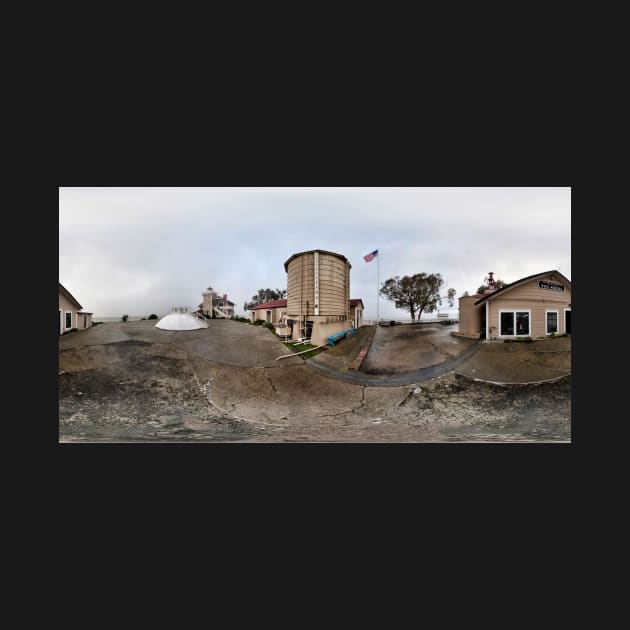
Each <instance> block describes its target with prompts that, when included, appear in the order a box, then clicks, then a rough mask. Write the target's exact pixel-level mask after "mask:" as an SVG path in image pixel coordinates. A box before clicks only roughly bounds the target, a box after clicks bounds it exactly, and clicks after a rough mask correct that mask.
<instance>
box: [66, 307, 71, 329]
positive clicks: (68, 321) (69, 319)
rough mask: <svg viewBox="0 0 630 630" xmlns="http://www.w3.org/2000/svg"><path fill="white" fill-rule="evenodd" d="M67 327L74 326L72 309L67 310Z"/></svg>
mask: <svg viewBox="0 0 630 630" xmlns="http://www.w3.org/2000/svg"><path fill="white" fill-rule="evenodd" d="M66 328H72V311H66Z"/></svg>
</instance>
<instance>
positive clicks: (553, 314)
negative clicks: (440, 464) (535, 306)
mask: <svg viewBox="0 0 630 630" xmlns="http://www.w3.org/2000/svg"><path fill="white" fill-rule="evenodd" d="M545 319H546V326H547V328H546V331H545V332H546V333H547V334H548V335H551V333H556V334H557V333H558V311H545Z"/></svg>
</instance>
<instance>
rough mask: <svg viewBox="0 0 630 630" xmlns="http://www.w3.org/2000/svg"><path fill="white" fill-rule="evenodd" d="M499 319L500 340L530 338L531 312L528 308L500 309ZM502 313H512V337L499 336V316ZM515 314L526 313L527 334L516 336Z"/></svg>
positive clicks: (499, 322)
mask: <svg viewBox="0 0 630 630" xmlns="http://www.w3.org/2000/svg"><path fill="white" fill-rule="evenodd" d="M498 310H499V317H498V324H499V326H498V328H499V330H498V332H499V335H498V336H499V337H500V338H502V339H508V338H511V337H531V336H532V310H531V309H530V308H500V309H498ZM502 313H512V321H513V326H514V334H513V335H503V334H501V332H502V331H501V314H502ZM516 313H527V323H528V332H527V334H523V335H518V334H516Z"/></svg>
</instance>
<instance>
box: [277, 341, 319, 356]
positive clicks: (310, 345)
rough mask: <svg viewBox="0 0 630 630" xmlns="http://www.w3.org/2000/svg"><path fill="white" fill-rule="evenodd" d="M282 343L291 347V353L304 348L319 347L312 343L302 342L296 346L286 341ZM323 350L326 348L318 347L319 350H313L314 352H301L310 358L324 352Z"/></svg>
mask: <svg viewBox="0 0 630 630" xmlns="http://www.w3.org/2000/svg"><path fill="white" fill-rule="evenodd" d="M282 343H284V345H285V346H286V347H287V348H289V350H290V351H291V353H295V352H302V351H303V350H312V349H313V348H317V346H314V345H313V344H310V343H300V344H297V345H295V346H292V345H291V344H289V343H285V342H284V341H283V342H282ZM322 350H324V348H318V349H317V350H313V352H305V353H304V354H301V355H300V356H301V357H302V358H303V359H310V358H311V357H314V356H316V355H318V354H319V353H320V352H322Z"/></svg>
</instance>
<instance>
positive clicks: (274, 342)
mask: <svg viewBox="0 0 630 630" xmlns="http://www.w3.org/2000/svg"><path fill="white" fill-rule="evenodd" d="M155 323H156V322H155V320H144V321H137V322H106V323H103V324H99V325H98V326H93V327H92V328H88V329H87V330H84V331H81V332H77V333H70V334H66V335H63V336H62V337H60V338H59V350H60V351H63V350H69V349H71V348H79V347H81V346H95V345H108V344H117V343H120V342H124V341H136V342H147V343H164V344H172V345H174V346H176V347H178V348H181V349H182V350H185V351H186V352H187V353H188V354H189V355H192V356H197V357H200V358H202V359H206V360H208V361H214V362H216V363H222V364H225V365H235V366H239V367H268V368H275V367H279V366H280V365H284V366H286V365H302V364H303V360H302V359H300V357H290V358H288V359H282V361H276V358H277V357H279V356H282V355H285V354H290V353H291V351H290V350H289V349H288V348H287V347H286V346H285V345H284V344H283V343H282V342H281V341H280V340H279V339H278V338H277V337H276V336H275V335H274V334H272V333H271V332H270V331H269V330H268V329H267V328H264V327H262V326H252V325H250V324H245V323H242V322H235V321H232V320H229V319H228V320H225V319H213V320H210V323H209V325H208V328H202V329H200V330H181V331H169V330H160V329H159V328H155Z"/></svg>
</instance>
